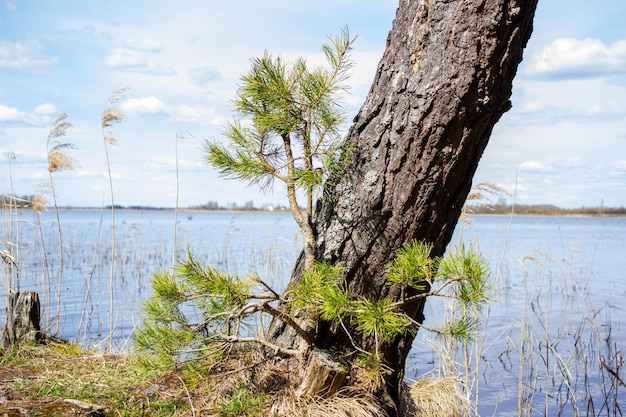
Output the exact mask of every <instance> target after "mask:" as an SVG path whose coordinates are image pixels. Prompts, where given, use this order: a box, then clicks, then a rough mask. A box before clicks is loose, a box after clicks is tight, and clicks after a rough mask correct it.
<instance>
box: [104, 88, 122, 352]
mask: <svg viewBox="0 0 626 417" xmlns="http://www.w3.org/2000/svg"><path fill="white" fill-rule="evenodd" d="M127 89H128V88H127V87H124V88H119V89H117V90H115V91H114V92H113V94H111V96H110V97H109V99H108V100H107V101H106V104H105V109H104V111H103V112H102V123H101V129H102V139H103V141H104V153H105V155H106V161H107V172H108V176H109V190H110V192H111V268H110V275H109V294H110V298H109V301H110V309H109V349H110V350H113V311H114V304H115V300H114V296H113V282H114V279H113V278H114V272H115V197H114V193H113V175H112V174H111V161H110V158H109V145H111V146H114V145H117V140H116V139H115V136H114V135H113V126H115V125H117V124H120V123H122V121H123V120H124V117H125V114H124V111H123V110H122V109H121V108H120V107H119V106H118V105H117V104H118V103H119V101H120V100H121V99H122V98H123V97H124V91H126V90H127Z"/></svg>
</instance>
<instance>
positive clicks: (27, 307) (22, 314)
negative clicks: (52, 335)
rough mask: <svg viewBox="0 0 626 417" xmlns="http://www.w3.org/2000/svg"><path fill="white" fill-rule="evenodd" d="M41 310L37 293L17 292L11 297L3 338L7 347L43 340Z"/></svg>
mask: <svg viewBox="0 0 626 417" xmlns="http://www.w3.org/2000/svg"><path fill="white" fill-rule="evenodd" d="M40 309H41V307H40V304H39V295H38V294H37V293H36V292H16V293H13V294H10V295H9V300H8V304H7V308H6V310H7V321H6V325H5V328H4V334H3V336H2V341H3V344H4V346H5V347H8V346H13V345H15V344H19V343H24V342H31V341H40V340H42V339H43V333H42V332H41V324H40V318H41V310H40Z"/></svg>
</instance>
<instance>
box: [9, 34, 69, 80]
mask: <svg viewBox="0 0 626 417" xmlns="http://www.w3.org/2000/svg"><path fill="white" fill-rule="evenodd" d="M57 61H58V59H57V58H56V57H50V56H46V55H45V53H44V51H43V46H42V45H41V44H40V43H38V42H11V41H7V40H0V69H2V68H8V69H14V70H18V71H26V72H33V73H43V72H46V71H47V70H48V69H49V68H50V67H51V66H52V65H54V64H56V62H57Z"/></svg>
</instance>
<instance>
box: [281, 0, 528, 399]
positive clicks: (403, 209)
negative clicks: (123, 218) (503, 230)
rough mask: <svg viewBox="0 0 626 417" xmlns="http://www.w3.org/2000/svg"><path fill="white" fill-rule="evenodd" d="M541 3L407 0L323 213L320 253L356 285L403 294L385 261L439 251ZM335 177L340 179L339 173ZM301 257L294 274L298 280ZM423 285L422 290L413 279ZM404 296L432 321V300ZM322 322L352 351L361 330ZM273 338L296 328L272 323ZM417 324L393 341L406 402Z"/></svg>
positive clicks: (290, 335) (330, 346)
mask: <svg viewBox="0 0 626 417" xmlns="http://www.w3.org/2000/svg"><path fill="white" fill-rule="evenodd" d="M536 5H537V0H455V1H443V0H442V1H435V0H401V1H400V6H399V8H398V10H397V14H396V18H395V20H394V24H393V28H392V30H391V32H390V34H389V37H388V39H387V47H386V50H385V52H384V55H383V57H382V60H381V61H380V63H379V65H378V69H377V72H376V75H375V78H374V82H373V84H372V87H371V89H370V91H369V94H368V95H367V98H366V99H365V102H364V104H363V106H362V108H361V110H360V111H359V113H358V114H357V116H356V117H355V118H354V123H353V125H352V127H351V128H350V130H349V132H348V135H347V144H346V154H345V158H346V161H345V165H344V166H342V167H340V168H339V170H340V172H335V173H332V172H331V174H330V175H331V180H329V181H327V182H326V189H325V192H324V197H323V198H322V199H320V201H319V204H318V208H317V211H316V214H315V219H314V233H315V237H316V242H317V256H318V259H320V260H323V261H327V262H329V263H330V264H333V265H341V266H342V268H343V271H344V274H345V280H346V282H347V285H348V287H349V290H350V293H351V295H352V296H355V297H364V298H367V299H369V300H380V299H383V298H391V299H394V300H398V299H399V297H400V292H401V285H388V277H387V268H388V262H389V260H390V259H393V258H394V255H395V254H396V253H397V251H398V250H399V249H400V248H402V247H403V245H405V244H406V243H408V242H410V241H412V240H418V241H425V242H428V243H430V244H432V250H431V256H434V257H436V256H441V255H442V254H443V253H444V251H445V249H446V246H447V244H448V243H449V241H450V239H451V237H452V233H453V231H454V228H455V226H456V224H457V221H458V219H459V216H460V214H461V209H462V207H463V204H464V202H465V200H466V198H467V195H468V193H469V191H470V188H471V185H472V177H473V175H474V172H475V171H476V168H477V166H478V162H479V160H480V157H481V155H482V153H483V151H484V150H485V147H486V146H487V143H488V141H489V137H490V135H491V132H492V130H493V127H494V125H495V124H496V122H497V121H498V120H499V119H500V117H501V116H502V114H503V113H505V112H506V111H508V110H509V109H510V108H511V102H510V100H509V99H510V96H511V90H512V81H513V78H514V76H515V73H516V71H517V67H518V65H519V63H520V62H521V60H522V52H523V49H524V47H525V45H526V43H527V41H528V39H529V38H530V35H531V33H532V22H533V17H534V12H535V8H536ZM333 176H334V177H333ZM302 259H303V258H302V257H301V260H300V261H299V262H298V264H297V265H296V268H295V270H294V274H293V276H292V281H297V280H298V279H300V277H301V275H302V271H303V265H302ZM410 291H413V292H414V294H415V293H417V292H419V289H415V288H412V289H410ZM413 299H414V302H413V303H404V305H403V309H404V311H405V312H406V313H407V314H408V315H409V316H410V317H411V318H413V319H414V320H415V321H417V322H419V323H421V322H422V321H423V307H424V298H423V297H414V298H413ZM349 333H350V332H349V331H348V332H347V331H346V329H345V328H344V327H343V326H333V325H330V324H328V323H325V322H324V321H323V320H319V322H318V323H317V324H316V331H315V332H314V340H313V345H314V346H315V347H317V348H321V349H327V350H330V351H333V352H335V353H336V355H337V356H342V357H351V356H350V353H351V352H354V350H355V343H356V344H358V346H356V347H357V348H359V349H362V350H364V351H371V350H372V344H373V343H375V342H374V340H372V338H366V337H363V338H358V340H357V339H355V338H354V337H351V336H350V334H349ZM271 337H272V338H273V340H276V341H281V343H283V344H288V345H291V346H296V344H297V341H296V339H297V338H298V336H297V335H296V334H295V332H293V331H291V329H290V327H289V326H287V325H285V324H284V322H281V321H280V320H274V323H273V329H272V334H271ZM413 338H414V334H413V333H410V332H409V333H403V334H401V335H399V336H397V337H395V338H394V340H392V341H390V342H388V343H385V344H384V347H383V348H382V350H381V352H382V353H383V355H384V361H385V363H386V365H387V366H388V367H389V368H390V369H391V370H392V372H390V373H389V374H388V375H387V376H386V386H385V387H384V389H383V391H384V392H385V393H386V394H387V395H388V398H389V399H390V400H391V401H392V402H394V403H396V404H397V403H398V401H399V388H400V385H401V382H402V378H403V370H404V365H405V361H406V357H407V355H408V352H409V350H410V348H411V343H412V341H413Z"/></svg>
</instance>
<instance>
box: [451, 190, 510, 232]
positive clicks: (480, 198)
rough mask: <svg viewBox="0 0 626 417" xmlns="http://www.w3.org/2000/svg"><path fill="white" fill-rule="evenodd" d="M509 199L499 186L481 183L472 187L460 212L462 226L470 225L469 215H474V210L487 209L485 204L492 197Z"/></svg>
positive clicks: (507, 194)
mask: <svg viewBox="0 0 626 417" xmlns="http://www.w3.org/2000/svg"><path fill="white" fill-rule="evenodd" d="M504 196H506V197H511V193H509V192H508V191H506V190H505V189H504V188H502V187H500V186H499V185H496V184H493V183H490V182H481V183H478V184H476V185H474V186H473V187H472V190H471V192H470V193H469V195H468V196H467V200H466V201H465V204H464V205H463V210H462V211H461V221H462V222H463V223H464V224H471V220H470V219H469V217H468V216H469V215H470V214H472V213H474V212H475V210H476V208H479V207H487V204H488V203H489V202H490V201H491V198H493V197H504Z"/></svg>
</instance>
